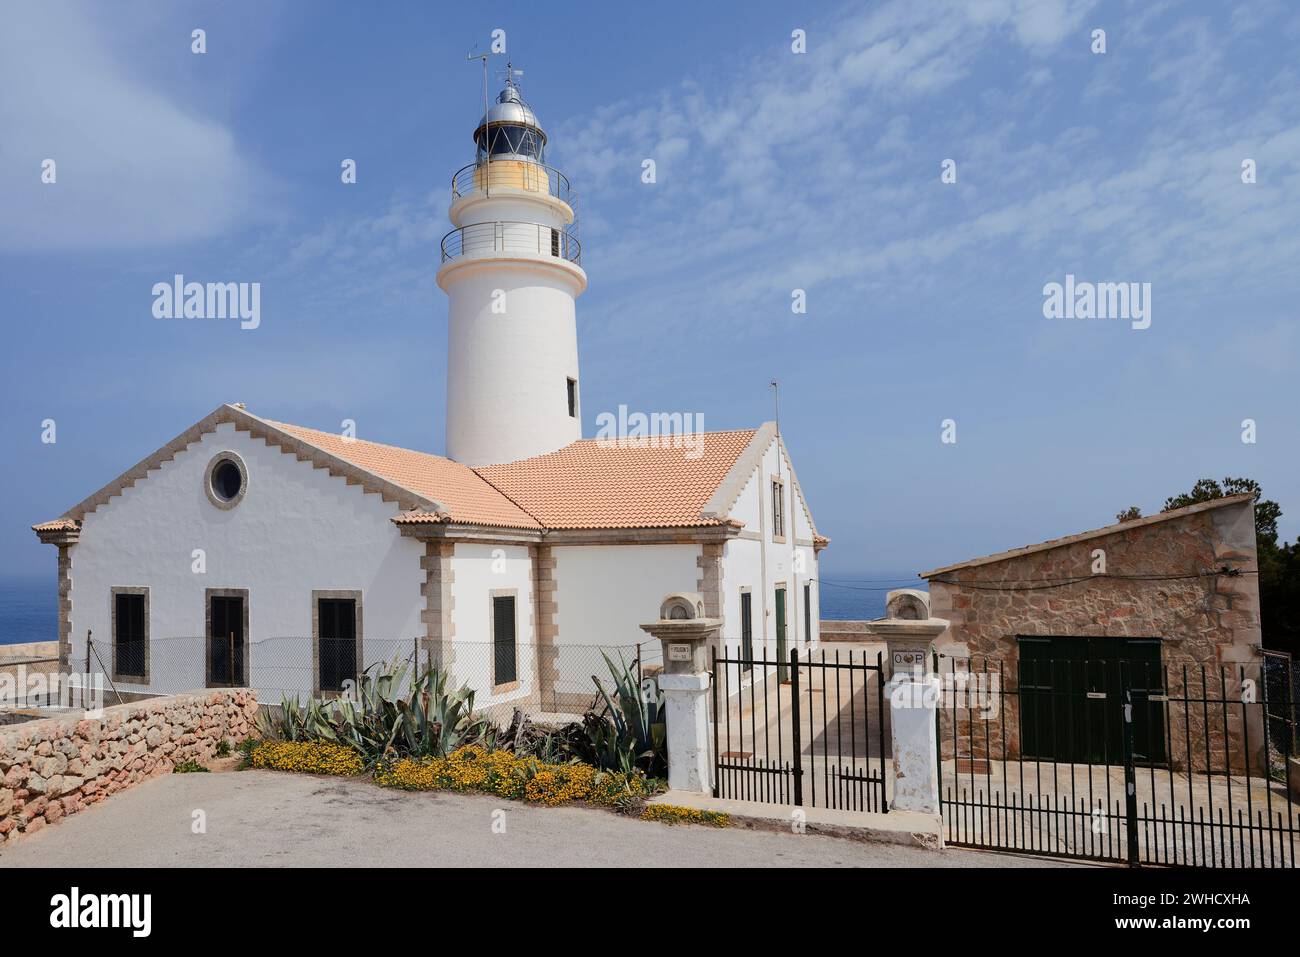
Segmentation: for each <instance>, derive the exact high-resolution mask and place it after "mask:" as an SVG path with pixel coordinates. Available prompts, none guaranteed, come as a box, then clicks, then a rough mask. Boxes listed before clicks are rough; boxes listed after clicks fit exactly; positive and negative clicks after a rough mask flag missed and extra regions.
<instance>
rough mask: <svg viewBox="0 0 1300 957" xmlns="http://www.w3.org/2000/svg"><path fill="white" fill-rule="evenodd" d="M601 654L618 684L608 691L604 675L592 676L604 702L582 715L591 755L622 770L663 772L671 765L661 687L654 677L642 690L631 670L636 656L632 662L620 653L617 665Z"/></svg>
mask: <svg viewBox="0 0 1300 957" xmlns="http://www.w3.org/2000/svg"><path fill="white" fill-rule="evenodd" d="M601 655H602V657H603V658H604V659H605V665H606V667H607V668H609V673H610V677H611V678H612V680H613V686H614V687H613V690H612V691H608V690H606V688H605V685H604V683H603V682H602V681H601V680H600V678H598V677H596V676H595V675H593V676H592V681H594V682H595V683H596V690H597V691H598V692H600V698H601V701H602V708H601V710H600V711H599V712H596V713H588V714H587V715H586V716H584V718H583V728H584V730H585V731H586V733H587V737H588V739H589V741H590V744H591V748H592V751H593V754H592V757H593V759H594V761H595V763H596V765H597V767H601V768H605V769H608V770H614V771H622V772H624V773H631V772H632V771H633V770H635V769H637V768H640V769H641V770H642V771H644V772H645V773H646V774H649V775H651V776H659V775H661V774H663V773H664V772H665V771H666V769H667V767H668V751H667V746H666V742H667V726H666V723H665V718H664V697H663V692H662V691H660V690H659V685H658V682H656V681H655V680H654V679H649V680H647V682H646V688H645V689H644V690H643V689H642V687H641V683H640V682H639V681H638V679H637V675H636V673H635V672H634V671H633V666H635V665H636V663H637V662H636V659H633V660H632V663H631V664H628V663H626V662H624V661H623V656H622V655H621V654H620V655H619V660H618V663H617V664H615V663H614V661H613V659H611V658H610V657H609V655H607V654H605V653H604V652H602V653H601Z"/></svg>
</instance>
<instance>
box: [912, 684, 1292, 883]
mask: <svg viewBox="0 0 1300 957" xmlns="http://www.w3.org/2000/svg"><path fill="white" fill-rule="evenodd" d="M936 671H938V673H939V677H940V679H941V688H942V704H941V708H940V712H939V722H938V746H939V751H940V758H941V762H940V766H941V769H940V782H939V783H940V804H941V811H942V814H943V818H944V822H945V827H946V834H945V838H946V840H947V841H948V842H949V843H952V844H962V845H967V846H973V847H983V848H992V849H997V850H1019V851H1029V852H1032V853H1038V854H1049V855H1060V856H1068V857H1083V858H1093V859H1099V860H1109V861H1119V862H1125V863H1128V864H1132V865H1138V864H1160V865H1188V866H1200V867H1295V866H1296V852H1297V850H1300V804H1297V801H1296V798H1295V795H1296V793H1297V784H1300V782H1297V781H1295V780H1294V777H1295V772H1294V771H1293V770H1292V769H1291V766H1290V764H1289V762H1286V761H1285V760H1284V761H1281V762H1280V764H1279V763H1276V762H1274V761H1272V760H1270V755H1273V754H1274V753H1276V752H1277V751H1278V750H1279V748H1278V745H1281V748H1286V747H1288V746H1290V743H1291V742H1294V740H1295V731H1296V728H1295V722H1294V718H1293V717H1291V716H1292V715H1293V714H1294V711H1293V708H1292V704H1293V702H1292V700H1291V698H1290V690H1289V684H1285V683H1279V684H1277V686H1276V687H1275V688H1274V691H1273V692H1272V693H1271V692H1270V690H1269V689H1270V683H1269V682H1268V681H1267V680H1261V679H1263V678H1265V676H1264V675H1262V674H1261V669H1260V668H1259V667H1258V666H1254V667H1252V668H1247V667H1242V666H1238V667H1234V668H1228V667H1213V668H1208V667H1202V666H1195V667H1193V666H1182V665H1178V666H1174V665H1162V664H1160V663H1158V662H1132V661H1128V660H1104V661H1103V660H1082V659H1071V660H1055V659H1041V660H1034V661H1032V662H1025V661H1023V660H1022V661H1019V662H1001V661H996V660H986V659H954V658H947V659H945V660H944V661H943V664H942V665H940V664H939V663H938V662H937V661H936ZM1271 694H1275V695H1277V697H1271V696H1270V695H1271Z"/></svg>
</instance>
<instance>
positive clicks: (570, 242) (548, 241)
mask: <svg viewBox="0 0 1300 957" xmlns="http://www.w3.org/2000/svg"><path fill="white" fill-rule="evenodd" d="M500 253H524V254H529V255H537V256H554V257H555V258H556V259H563V260H565V261H566V262H571V263H573V264H574V265H578V264H579V263H580V262H581V259H582V247H581V244H580V243H579V242H578V237H577V236H575V235H573V234H572V233H571V232H569V230H568V229H555V228H553V227H551V226H543V225H541V224H539V223H516V222H493V223H473V224H471V225H469V226H462V227H460V228H459V229H453V230H452V231H451V232H449V233H447V235H445V236H443V237H442V261H443V262H447V261H449V260H452V259H460V258H462V257H465V256H492V255H497V254H500Z"/></svg>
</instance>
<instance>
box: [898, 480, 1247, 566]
mask: <svg viewBox="0 0 1300 957" xmlns="http://www.w3.org/2000/svg"><path fill="white" fill-rule="evenodd" d="M1254 497H1255V496H1254V493H1253V492H1238V493H1237V494H1236V495H1224V496H1221V497H1219V498H1212V499H1207V500H1206V501H1204V502H1193V503H1192V504H1191V505H1184V506H1182V507H1181V508H1171V509H1170V510H1169V511H1167V512H1156V513H1155V514H1153V515H1144V516H1142V517H1141V518H1135V519H1132V520H1130V521H1127V522H1113V523H1112V524H1110V525H1103V526H1101V527H1100V528H1090V529H1088V530H1086V531H1082V532H1075V533H1074V534H1073V535H1062V536H1059V537H1057V538H1049V539H1046V540H1045V541H1041V542H1034V543H1033V544H1031V545H1021V546H1020V547H1018V548H1008V549H1006V550H1005V551H1001V552H993V553H991V554H989V555H981V556H980V557H978V558H971V559H967V560H966V561H964V562H956V563H954V564H951V565H943V566H941V567H939V568H932V569H930V570H929V571H925V572H918V573H917V576H916V577H917V578H925V579H930V578H933V577H934V576H936V575H944V574H947V573H948V572H951V571H956V570H957V569H959V568H972V567H975V566H978V565H995V564H997V563H998V562H1004V561H1009V560H1010V559H1013V558H1020V557H1022V556H1024V555H1033V554H1036V553H1037V552H1045V551H1050V550H1052V549H1054V548H1063V547H1065V546H1067V545H1074V544H1077V543H1078V542H1086V541H1088V540H1089V539H1093V538H1103V537H1105V536H1107V535H1114V534H1116V533H1117V532H1120V531H1127V530H1129V529H1134V528H1145V527H1146V526H1148V525H1157V524H1159V523H1160V522H1167V521H1171V520H1172V519H1176V518H1185V517H1186V516H1188V515H1196V514H1199V513H1200V512H1208V511H1210V510H1211V509H1215V508H1223V507H1225V506H1228V505H1239V504H1241V503H1243V502H1246V501H1250V500H1253V499H1254Z"/></svg>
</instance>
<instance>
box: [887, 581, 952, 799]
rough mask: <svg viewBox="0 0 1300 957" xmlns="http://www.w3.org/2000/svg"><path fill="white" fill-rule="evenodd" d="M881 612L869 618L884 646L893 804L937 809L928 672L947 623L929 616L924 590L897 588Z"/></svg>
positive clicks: (932, 685)
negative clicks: (882, 616) (891, 747)
mask: <svg viewBox="0 0 1300 957" xmlns="http://www.w3.org/2000/svg"><path fill="white" fill-rule="evenodd" d="M885 615H886V617H884V618H879V619H877V620H875V621H873V622H871V623H870V626H869V627H870V630H871V635H872V637H875V638H879V639H882V640H883V641H884V642H885V646H886V648H888V654H887V655H886V656H885V657H886V677H887V679H888V684H887V685H886V686H885V691H886V694H888V696H889V726H890V732H891V735H892V743H893V749H892V750H893V757H894V796H893V799H892V800H891V801H890V802H889V806H890V808H891V809H896V810H900V811H919V812H922V813H925V814H938V813H939V751H938V747H937V746H936V743H935V728H936V725H937V721H938V707H939V696H940V692H941V688H940V684H939V678H938V676H937V675H935V674H933V673H932V672H931V656H932V655H933V654H934V642H935V639H936V638H938V637H939V636H940V635H941V634H943V632H944V631H945V630H946V629H947V627H948V622H947V620H946V619H944V618H931V617H930V596H929V594H928V593H926V592H923V591H919V590H915V589H911V588H898V589H895V590H894V591H891V592H890V593H889V595H888V596H887V597H886V599H885Z"/></svg>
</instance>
